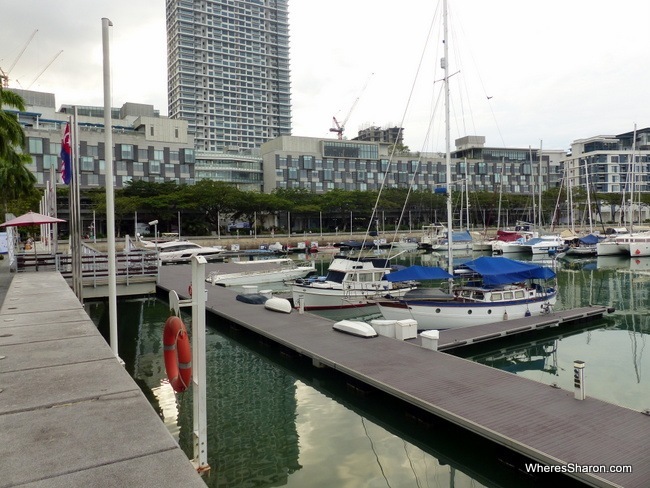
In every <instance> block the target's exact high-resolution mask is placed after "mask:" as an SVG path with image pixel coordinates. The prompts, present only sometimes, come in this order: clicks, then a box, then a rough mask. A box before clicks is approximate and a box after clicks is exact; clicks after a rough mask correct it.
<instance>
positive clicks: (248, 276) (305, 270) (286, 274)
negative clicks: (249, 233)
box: [206, 266, 315, 286]
mask: <svg viewBox="0 0 650 488" xmlns="http://www.w3.org/2000/svg"><path fill="white" fill-rule="evenodd" d="M314 272H315V268H314V267H313V266H304V267H299V268H296V269H275V270H262V271H250V272H246V271H243V272H241V273H226V274H222V275H220V274H215V275H212V276H209V277H208V278H206V281H207V282H210V283H212V284H213V285H221V286H239V285H256V284H258V283H276V282H280V281H289V280H297V279H298V278H305V277H306V276H308V275H309V274H311V273H314Z"/></svg>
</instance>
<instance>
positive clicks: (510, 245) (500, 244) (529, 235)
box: [492, 225, 538, 254]
mask: <svg viewBox="0 0 650 488" xmlns="http://www.w3.org/2000/svg"><path fill="white" fill-rule="evenodd" d="M535 237H538V234H537V233H536V232H534V231H532V230H530V226H519V225H518V226H517V227H516V230H514V231H509V230H498V231H497V237H496V239H495V240H494V241H493V242H492V253H493V254H518V253H525V252H528V251H529V249H528V248H527V247H526V242H527V241H528V240H529V239H534V238H535Z"/></svg>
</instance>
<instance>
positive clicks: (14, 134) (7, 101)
mask: <svg viewBox="0 0 650 488" xmlns="http://www.w3.org/2000/svg"><path fill="white" fill-rule="evenodd" d="M0 107H9V108H13V109H16V110H20V111H24V110H25V104H24V102H23V99H22V98H21V97H20V96H18V95H16V94H15V93H13V92H10V91H8V90H3V89H2V88H0ZM24 144H25V133H24V132H23V129H22V127H21V126H20V122H19V121H18V118H17V117H16V116H15V115H14V114H12V113H10V112H8V111H7V110H5V109H4V108H3V109H2V110H0V194H2V196H3V203H4V207H5V212H7V211H8V205H9V200H12V199H18V198H20V197H23V196H24V197H29V196H30V195H31V194H33V192H34V184H35V183H36V177H35V176H34V174H33V173H32V172H31V171H29V169H28V168H27V167H26V166H25V165H26V164H29V163H31V161H32V158H31V156H30V155H29V154H23V153H21V152H18V151H17V149H16V148H22V147H23V145H24Z"/></svg>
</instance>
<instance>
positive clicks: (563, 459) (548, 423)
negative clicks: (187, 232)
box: [159, 266, 650, 488]
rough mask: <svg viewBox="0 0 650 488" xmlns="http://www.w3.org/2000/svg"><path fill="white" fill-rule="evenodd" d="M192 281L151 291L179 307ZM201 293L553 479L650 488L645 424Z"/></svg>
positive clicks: (648, 423)
mask: <svg viewBox="0 0 650 488" xmlns="http://www.w3.org/2000/svg"><path fill="white" fill-rule="evenodd" d="M190 279H191V267H190V266H177V267H165V268H162V269H161V273H160V281H159V288H161V289H163V290H176V292H177V293H178V294H179V296H181V298H183V297H185V298H187V288H188V284H189V282H190ZM207 290H208V293H207V302H206V308H207V310H208V311H209V312H211V313H214V314H216V315H217V316H220V317H223V318H224V319H226V320H228V321H230V322H233V323H235V324H238V325H240V326H242V327H245V328H247V329H249V330H251V331H253V332H255V333H257V334H259V335H261V336H263V337H266V338H268V339H269V340H272V341H274V342H276V343H277V344H280V345H282V346H284V347H287V348H289V349H292V350H294V351H296V352H298V353H299V354H301V355H304V356H306V357H309V358H311V359H312V361H313V363H314V364H315V365H323V366H327V367H330V368H332V369H335V370H338V371H341V372H343V373H345V374H346V375H348V376H350V377H352V378H356V379H357V380H359V381H361V382H364V383H366V384H368V385H371V386H373V387H375V388H378V389H379V390H382V391H384V392H386V393H388V394H390V395H393V396H394V397H396V398H399V399H401V400H403V401H404V402H407V403H409V404H411V405H415V406H416V407H419V408H421V409H423V410H425V411H427V412H430V413H432V414H434V415H436V416H438V417H441V418H443V419H446V420H448V421H450V422H452V423H454V424H457V425H460V426H462V427H463V428H465V429H467V430H469V431H471V432H474V433H477V434H479V435H481V436H484V437H486V438H488V439H490V440H492V441H494V442H496V443H498V444H501V445H503V446H506V447H508V448H509V449H512V450H514V451H516V452H518V453H521V454H523V455H525V456H527V457H529V458H530V459H531V460H534V461H536V462H539V463H542V464H544V465H547V466H551V467H553V468H552V469H562V470H567V471H568V472H567V475H568V476H571V477H573V478H575V479H578V480H580V481H582V482H584V483H586V484H588V485H591V486H597V487H606V486H624V487H628V488H636V487H638V488H641V487H647V486H649V485H650V451H648V449H647V446H648V445H650V416H648V415H644V414H643V413H641V412H637V411H633V410H630V409H626V408H622V407H618V406H616V405H613V404H610V403H607V402H603V401H600V400H597V399H594V398H589V397H587V399H585V400H583V401H579V400H576V399H574V394H573V392H569V391H564V390H561V389H557V388H552V387H549V386H546V385H543V384H541V383H538V382H535V381H532V380H529V379H526V378H522V377H520V376H516V375H513V374H510V373H507V372H504V371H500V370H497V369H493V368H490V367H488V366H484V365H480V364H476V363H473V362H471V361H468V360H465V359H462V358H458V357H455V356H452V355H449V354H446V353H444V352H439V351H431V350H428V349H425V348H422V347H420V346H418V345H417V344H414V343H411V342H408V341H406V342H404V341H399V340H396V339H390V338H386V337H382V336H379V337H376V338H373V339H362V338H358V337H354V336H350V335H346V334H342V333H340V332H337V331H334V330H333V329H332V321H330V320H327V319H324V318H321V317H317V316H314V315H311V314H304V315H300V314H298V313H297V312H294V313H291V314H289V315H287V314H279V313H275V312H271V311H268V310H266V309H264V308H263V307H262V306H259V305H250V304H245V303H242V302H239V301H237V300H235V295H236V293H235V292H233V291H232V290H229V289H226V288H222V287H216V286H208V287H207ZM601 314H602V311H601ZM554 316H556V314H550V315H549V316H547V318H548V319H549V320H550V319H552V318H553V317H554ZM450 337H451V336H450ZM623 465H631V467H632V469H631V472H625V473H613V472H598V473H595V472H586V471H587V470H591V471H593V470H594V468H593V467H594V466H604V467H606V468H609V467H610V466H623ZM522 469H523V467H522ZM572 471H573V472H572Z"/></svg>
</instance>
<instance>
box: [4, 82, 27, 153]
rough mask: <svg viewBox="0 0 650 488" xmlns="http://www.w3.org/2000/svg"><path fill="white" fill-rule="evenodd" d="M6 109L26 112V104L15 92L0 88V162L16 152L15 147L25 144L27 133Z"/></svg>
mask: <svg viewBox="0 0 650 488" xmlns="http://www.w3.org/2000/svg"><path fill="white" fill-rule="evenodd" d="M5 107H8V108H14V109H16V110H20V111H25V102H24V101H23V99H22V98H21V97H20V96H19V95H16V94H15V93H14V92H10V91H9V90H3V89H2V88H0V109H2V110H0V161H1V160H4V159H5V158H6V157H7V156H8V155H9V154H10V153H11V152H14V147H16V146H18V147H23V145H24V144H25V133H24V132H23V129H22V127H21V126H20V122H18V118H17V117H16V116H15V115H14V114H12V113H9V112H7V111H6V110H5Z"/></svg>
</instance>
